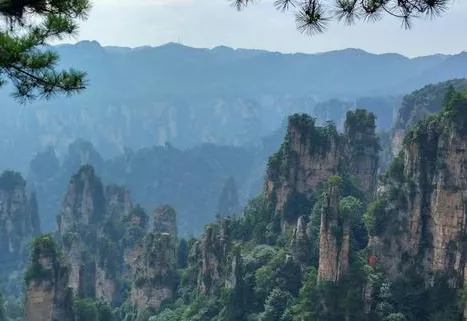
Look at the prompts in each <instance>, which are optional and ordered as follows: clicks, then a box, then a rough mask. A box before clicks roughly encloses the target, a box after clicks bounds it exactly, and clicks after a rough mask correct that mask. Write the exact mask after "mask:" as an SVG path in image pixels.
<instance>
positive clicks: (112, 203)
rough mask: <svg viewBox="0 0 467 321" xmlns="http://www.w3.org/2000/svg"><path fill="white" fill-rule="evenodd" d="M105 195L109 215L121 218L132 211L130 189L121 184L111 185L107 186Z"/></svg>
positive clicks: (113, 217)
mask: <svg viewBox="0 0 467 321" xmlns="http://www.w3.org/2000/svg"><path fill="white" fill-rule="evenodd" d="M105 196H106V197H105V198H106V200H107V215H108V217H110V218H112V219H115V220H121V219H122V218H123V217H124V216H125V215H127V214H128V213H130V211H131V207H132V202H131V194H130V192H129V191H127V190H125V189H124V188H123V187H120V186H116V185H109V186H106V188H105Z"/></svg>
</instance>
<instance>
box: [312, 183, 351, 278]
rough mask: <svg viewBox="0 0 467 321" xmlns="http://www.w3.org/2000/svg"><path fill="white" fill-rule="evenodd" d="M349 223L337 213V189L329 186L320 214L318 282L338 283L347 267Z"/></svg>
mask: <svg viewBox="0 0 467 321" xmlns="http://www.w3.org/2000/svg"><path fill="white" fill-rule="evenodd" d="M349 248H350V229H349V221H348V219H347V218H346V217H343V216H342V214H341V213H340V211H339V188H338V187H337V186H331V187H330V188H329V190H328V192H327V193H326V195H325V200H324V204H323V209H322V214H321V229H320V244H319V267H318V280H324V281H338V280H339V279H340V277H341V276H342V274H343V273H344V272H345V271H346V270H347V267H348V265H349Z"/></svg>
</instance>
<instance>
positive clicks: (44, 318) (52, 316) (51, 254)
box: [24, 235, 73, 321]
mask: <svg viewBox="0 0 467 321" xmlns="http://www.w3.org/2000/svg"><path fill="white" fill-rule="evenodd" d="M26 284H27V293H26V301H25V309H24V310H25V311H24V312H25V318H24V320H25V321H68V320H73V295H72V290H71V288H69V287H68V268H67V266H66V265H64V263H63V262H61V261H60V260H59V257H58V253H57V247H56V244H55V241H54V240H53V239H52V236H50V235H45V236H41V237H40V238H38V239H36V240H35V241H34V242H33V248H32V255H31V264H30V266H29V269H28V271H27V272H26Z"/></svg>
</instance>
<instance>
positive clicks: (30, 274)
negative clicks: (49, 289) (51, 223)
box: [24, 234, 59, 285]
mask: <svg viewBox="0 0 467 321" xmlns="http://www.w3.org/2000/svg"><path fill="white" fill-rule="evenodd" d="M41 258H47V259H50V263H51V268H50V269H49V268H44V267H43V265H42V264H41V262H40V259H41ZM58 259H59V258H58V252H57V244H56V243H55V240H54V239H53V237H52V235H51V234H42V235H40V236H38V237H37V238H36V239H34V240H33V242H32V253H31V264H30V266H29V268H28V269H27V270H26V273H25V277H24V279H25V281H26V284H28V285H29V283H30V282H31V281H32V280H35V281H38V282H40V281H42V280H46V279H50V278H52V277H53V273H54V269H55V268H56V264H57V263H58Z"/></svg>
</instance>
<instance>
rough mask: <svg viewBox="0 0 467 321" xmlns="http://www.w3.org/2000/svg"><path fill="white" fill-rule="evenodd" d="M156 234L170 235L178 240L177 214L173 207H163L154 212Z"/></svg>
mask: <svg viewBox="0 0 467 321" xmlns="http://www.w3.org/2000/svg"><path fill="white" fill-rule="evenodd" d="M154 232H155V233H169V234H170V235H172V237H173V238H174V240H176V239H177V213H176V212H175V210H174V209H173V208H172V207H171V206H169V205H162V206H159V207H158V208H157V209H156V210H155V211H154Z"/></svg>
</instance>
